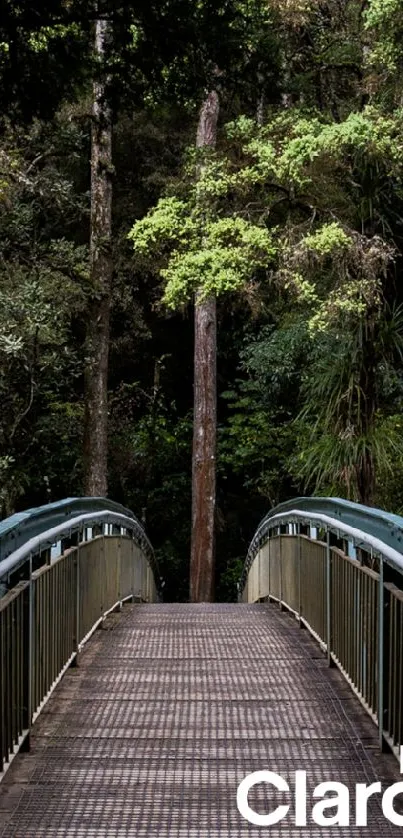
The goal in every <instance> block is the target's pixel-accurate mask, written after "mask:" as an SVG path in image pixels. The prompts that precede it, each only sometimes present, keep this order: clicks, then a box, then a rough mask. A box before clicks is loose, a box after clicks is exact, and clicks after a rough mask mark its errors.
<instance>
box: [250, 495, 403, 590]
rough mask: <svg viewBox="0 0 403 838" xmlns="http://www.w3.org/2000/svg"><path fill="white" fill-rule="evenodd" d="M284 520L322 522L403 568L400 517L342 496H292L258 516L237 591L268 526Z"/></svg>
mask: <svg viewBox="0 0 403 838" xmlns="http://www.w3.org/2000/svg"><path fill="white" fill-rule="evenodd" d="M286 523H290V524H291V523H305V524H308V525H309V524H310V525H313V526H316V525H317V526H319V527H323V526H325V527H326V528H327V529H329V530H330V532H334V533H335V534H336V535H339V536H340V535H342V534H344V535H345V536H346V538H350V539H351V540H352V541H353V542H354V544H355V545H356V546H357V547H362V548H363V549H366V548H367V549H370V550H372V551H373V553H374V554H375V555H378V556H382V557H383V558H384V559H385V561H386V562H387V563H389V564H391V565H392V566H393V567H394V568H395V569H397V570H399V571H400V572H403V517H401V516H400V515H394V514H392V513H389V512H385V511H384V510H382V509H376V508H372V507H369V506H361V505H360V504H358V503H353V502H352V501H346V500H343V499H342V498H294V499H293V500H289V501H285V502H284V503H281V504H279V505H278V506H275V507H274V508H273V509H272V510H270V512H268V513H267V515H265V517H264V518H263V519H262V520H261V522H260V524H259V526H258V528H257V530H256V532H255V535H254V536H253V539H252V541H251V543H250V546H249V549H248V553H247V556H246V560H245V563H244V566H243V569H242V574H241V577H240V579H239V582H238V589H239V591H240V592H242V590H243V588H244V586H245V583H246V579H247V576H248V571H249V568H250V566H251V564H252V562H253V559H254V557H255V555H256V553H257V552H258V550H259V549H260V547H261V546H262V545H263V544H264V543H265V541H267V539H268V538H269V531H270V529H272V528H273V527H274V526H279V525H281V524H286ZM353 531H354V532H353Z"/></svg>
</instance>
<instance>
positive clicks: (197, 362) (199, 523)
mask: <svg viewBox="0 0 403 838" xmlns="http://www.w3.org/2000/svg"><path fill="white" fill-rule="evenodd" d="M218 113H219V98H218V93H217V92H216V91H215V90H213V91H211V92H210V93H209V94H208V96H207V98H206V100H205V102H204V103H203V105H202V108H201V111H200V116H199V124H198V129H197V138H196V145H197V147H198V148H204V147H210V148H211V147H214V146H215V144H216V138H217V121H218ZM201 165H203V164H201ZM194 341H195V343H194V416H193V456H192V543H191V559H190V599H191V600H192V602H209V601H211V600H212V598H213V589H214V514H215V495H216V436H217V384H216V366H217V308H216V299H215V296H210V297H208V298H207V299H201V298H200V295H199V294H196V298H195V334H194Z"/></svg>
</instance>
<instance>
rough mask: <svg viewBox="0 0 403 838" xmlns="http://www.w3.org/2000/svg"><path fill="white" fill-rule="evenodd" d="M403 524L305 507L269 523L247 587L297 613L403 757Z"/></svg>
mask: <svg viewBox="0 0 403 838" xmlns="http://www.w3.org/2000/svg"><path fill="white" fill-rule="evenodd" d="M402 552H403V518H400V517H399V516H397V515H389V514H388V513H386V512H383V511H382V510H378V509H373V510H372V509H370V508H368V507H361V506H359V505H358V504H353V503H350V502H348V501H343V500H340V499H338V498H335V499H333V498H297V499H296V500H294V501H288V502H287V503H286V504H281V505H280V506H278V507H276V508H275V509H274V510H272V512H270V513H269V514H268V515H267V516H266V517H265V518H264V519H263V521H262V522H261V524H260V526H259V527H258V529H257V531H256V534H255V536H254V538H253V540H252V543H251V545H250V548H249V551H248V555H247V558H246V562H245V565H244V568H243V572H242V576H241V579H240V582H239V585H238V588H239V599H240V600H241V601H244V602H258V601H261V600H274V601H277V602H278V603H279V604H280V607H282V608H287V609H288V610H290V611H292V612H293V613H294V614H295V615H296V617H297V618H298V620H299V621H300V624H303V625H305V626H306V627H307V628H308V629H309V630H310V631H311V633H312V634H313V635H314V636H315V637H316V639H317V640H318V641H319V643H320V644H321V646H322V648H323V649H324V650H325V651H326V653H327V656H328V660H329V664H331V663H335V664H336V665H337V666H338V667H339V669H340V670H341V671H342V673H343V674H344V676H345V677H346V679H347V680H348V682H349V684H350V686H351V687H352V689H353V690H354V692H355V693H356V695H357V696H358V697H359V699H360V701H361V703H362V704H363V706H364V707H365V709H366V710H367V712H368V713H369V714H370V715H371V716H372V718H373V719H374V721H375V722H376V723H377V725H378V728H379V744H380V746H381V748H382V747H383V746H384V744H385V742H387V743H388V745H389V746H390V747H391V748H392V750H393V751H394V753H395V754H396V756H399V754H400V746H402V745H403V555H402Z"/></svg>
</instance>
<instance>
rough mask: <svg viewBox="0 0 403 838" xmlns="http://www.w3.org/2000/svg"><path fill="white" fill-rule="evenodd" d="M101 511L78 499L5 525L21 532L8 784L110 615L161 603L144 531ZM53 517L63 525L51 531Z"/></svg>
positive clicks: (0, 674)
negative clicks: (68, 675)
mask: <svg viewBox="0 0 403 838" xmlns="http://www.w3.org/2000/svg"><path fill="white" fill-rule="evenodd" d="M52 506H53V507H54V506H55V505H52ZM100 506H102V504H101V503H100V499H98V498H96V499H94V507H93V508H91V507H92V503H91V499H90V498H84V499H79V500H77V501H73V502H72V501H71V500H69V501H67V502H62V503H61V504H60V505H59V509H58V510H55V508H53V509H52V510H51V517H50V518H49V516H47V507H43V508H40V509H39V510H34V519H33V520H31V521H30V520H29V517H25V518H24V519H23V520H22V521H21V520H18V521H15V520H14V522H13V521H12V519H8V521H5V522H2V524H1V525H0V529H1V527H2V529H3V534H4V533H5V534H6V537H7V539H10V537H11V538H12V535H11V534H12V529H13V528H12V526H10V521H11V523H12V524H13V525H15V526H16V527H18V529H19V531H18V534H17V535H18V537H17V536H16V535H14V544H15V543H18V545H19V546H18V549H16V550H14V551H13V552H11V553H9V554H8V555H7V557H6V558H3V559H2V560H1V561H0V581H2V583H3V591H4V590H5V591H6V592H5V593H4V594H3V596H1V597H0V779H1V777H2V774H4V771H5V770H6V769H7V767H8V765H9V764H10V762H11V760H12V758H13V756H14V754H15V753H16V752H17V751H18V750H19V748H20V746H21V745H22V743H23V742H27V741H28V739H29V731H30V728H31V725H32V724H33V722H34V721H35V719H36V717H37V715H38V713H39V712H40V710H41V709H42V707H43V705H44V703H45V702H46V701H47V699H48V697H49V695H50V694H51V692H52V691H53V689H54V687H55V686H56V684H57V683H58V681H59V680H60V678H61V677H62V675H63V673H64V672H65V670H66V669H67V667H68V666H70V664H71V663H72V662H73V661H74V660H75V659H76V657H77V655H78V652H79V651H80V649H81V648H82V646H83V644H84V643H85V642H86V640H87V639H88V637H89V636H90V635H91V634H92V632H93V631H94V630H95V629H96V627H97V626H98V625H99V624H100V623H101V622H102V620H103V619H104V618H105V616H106V615H107V614H108V613H109V612H110V611H112V610H114V609H115V608H116V607H118V606H119V605H121V604H122V603H123V602H124V601H125V600H130V599H132V600H138V601H148V602H153V601H156V600H157V599H158V591H159V586H160V579H159V576H158V568H157V565H156V562H155V558H154V554H153V551H152V547H151V545H150V543H149V541H148V539H147V537H146V535H145V532H144V530H143V528H142V527H141V525H140V524H139V522H138V521H137V519H136V518H135V517H134V516H133V514H132V513H128V514H126V512H127V510H124V511H122V509H123V508H122V507H118V505H117V504H113V503H110V502H109V501H107V500H104V501H103V506H104V508H103V509H100ZM83 510H84V512H83ZM77 512H81V513H82V514H78V515H77ZM60 515H62V516H63V523H60ZM13 517H14V516H13ZM49 520H51V521H52V523H54V522H55V520H56V521H57V524H56V526H53V527H51V528H50V529H49V528H47V525H48V524H49ZM39 525H41V526H42V527H43V529H42V531H40V530H38V526H39ZM21 526H22V528H23V530H24V527H25V530H24V531H23V532H21ZM24 533H25V538H26V541H25V543H24V542H23V539H24ZM1 537H2V536H1V532H0V540H1ZM3 546H4V545H3ZM7 589H8V590H7Z"/></svg>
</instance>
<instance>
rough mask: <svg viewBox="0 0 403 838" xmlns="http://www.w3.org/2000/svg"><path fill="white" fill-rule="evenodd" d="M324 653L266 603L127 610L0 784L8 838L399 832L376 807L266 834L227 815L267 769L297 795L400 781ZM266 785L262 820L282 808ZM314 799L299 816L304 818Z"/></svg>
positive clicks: (101, 636)
mask: <svg viewBox="0 0 403 838" xmlns="http://www.w3.org/2000/svg"><path fill="white" fill-rule="evenodd" d="M376 736H377V734H376V729H375V726H374V725H373V723H372V721H371V720H370V719H369V717H367V716H366V714H365V713H364V711H363V709H362V708H361V706H360V704H359V702H358V701H357V699H355V698H354V696H353V695H352V693H351V691H350V689H349V687H348V686H347V684H346V683H345V682H344V681H343V679H342V677H341V675H340V674H339V673H338V672H337V671H336V670H335V669H328V667H327V663H326V660H325V658H324V657H323V655H322V653H321V652H320V650H319V647H318V646H317V645H316V644H315V642H314V641H313V640H312V639H311V638H310V636H309V635H308V633H307V632H306V631H302V630H301V629H299V627H298V625H297V623H296V621H295V620H294V619H293V618H292V617H291V616H290V615H288V614H282V613H281V612H280V611H279V609H278V608H277V606H274V605H267V604H263V605H129V606H125V607H124V610H123V613H121V614H118V615H111V616H110V617H109V618H108V619H107V620H106V622H105V624H104V627H103V630H99V631H97V632H96V634H95V635H94V637H93V638H92V639H91V640H90V642H89V643H88V645H87V646H86V647H85V649H84V651H83V653H82V655H81V658H80V666H79V667H78V668H76V669H70V670H69V671H68V672H67V673H66V675H65V676H64V678H63V680H62V681H61V683H60V684H59V686H58V687H57V688H56V690H55V692H54V694H53V695H52V697H51V699H50V701H49V702H48V704H47V705H46V707H45V708H44V710H43V712H42V714H41V715H40V717H39V719H38V720H37V722H36V723H35V725H34V728H33V733H32V738H31V742H32V748H31V751H30V753H25V754H22V753H21V754H19V755H18V756H17V757H16V758H15V759H14V761H13V763H12V765H11V767H10V769H9V771H8V772H7V774H6V776H5V779H4V780H3V782H2V783H1V785H0V835H1V836H2V837H3V838H17V837H18V838H34V836H35V838H56V836H57V838H64V837H65V836H69V838H134V836H136V838H146V836H147V838H154V837H155V838H157V837H158V838H244V836H245V838H246V836H248V837H250V838H251V837H252V836H253V838H262V837H263V836H265V835H269V834H270V838H277V836H280V838H281V837H282V838H286V836H294V835H295V836H300V838H305V836H307V835H310V836H318V838H326V836H330V835H334V834H336V833H337V834H338V835H342V836H346V837H347V836H349V838H354V836H356V835H363V836H364V835H365V836H367V837H368V838H370V837H371V836H376V838H379V835H380V834H382V835H389V834H396V835H397V833H398V830H399V828H398V827H393V826H392V825H391V824H389V822H388V821H387V820H385V818H384V817H383V816H382V812H381V808H380V804H379V802H377V799H376V798H373V801H374V802H373V804H372V805H371V806H370V808H369V811H370V814H369V826H368V828H363V827H355V826H354V821H353V823H352V825H351V826H349V827H345V828H344V827H343V828H339V827H338V828H336V829H334V828H330V827H327V826H326V827H322V828H321V827H319V826H317V825H316V824H315V823H313V822H311V823H309V820H308V825H307V826H306V827H301V828H297V827H296V826H295V824H294V822H293V817H292V815H290V816H288V817H287V819H285V820H283V821H282V822H281V823H280V824H278V825H277V826H273V827H271V828H270V829H268V828H267V829H266V828H261V827H260V828H259V827H257V826H252V825H250V824H248V823H247V822H246V821H245V820H244V819H243V818H242V817H241V815H240V814H239V812H238V810H237V806H236V791H237V787H238V784H239V783H240V781H241V780H242V779H243V778H244V777H245V776H246V775H247V774H249V773H250V772H252V771H257V770H262V769H269V770H271V771H276V772H277V773H279V774H281V775H282V776H283V777H284V778H285V779H286V780H287V781H288V782H289V783H290V786H291V787H292V785H293V778H294V772H295V770H297V769H305V770H306V771H307V777H308V786H309V789H310V792H311V791H312V789H313V787H314V786H315V785H317V784H318V783H319V782H322V781H325V780H330V779H332V780H340V781H341V782H343V783H345V784H347V785H349V787H351V788H353V787H355V784H356V783H357V782H366V783H367V784H368V783H369V782H370V781H375V780H381V781H384V783H385V784H386V785H390V784H391V783H392V782H396V781H398V780H399V779H400V775H399V768H398V764H397V762H396V760H395V759H394V758H393V757H391V756H385V755H383V756H381V755H380V754H379V753H378V751H377V740H376ZM269 794H273V790H271V791H270V787H269V786H267V785H264V786H260V787H259V790H256V791H255V792H251V794H250V802H251V804H253V805H254V807H255V808H256V809H257V810H258V811H262V812H264V811H267V810H268V808H269V809H273V808H275V806H276V805H279V803H280V802H282V803H284V802H285V800H284V795H282V796H281V798H280V797H279V798H278V799H275V798H274V797H272V798H271V800H270V798H269V797H268V795H269ZM309 812H310V806H309V807H308V817H309Z"/></svg>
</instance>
